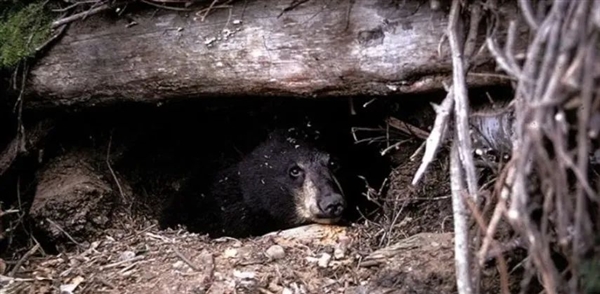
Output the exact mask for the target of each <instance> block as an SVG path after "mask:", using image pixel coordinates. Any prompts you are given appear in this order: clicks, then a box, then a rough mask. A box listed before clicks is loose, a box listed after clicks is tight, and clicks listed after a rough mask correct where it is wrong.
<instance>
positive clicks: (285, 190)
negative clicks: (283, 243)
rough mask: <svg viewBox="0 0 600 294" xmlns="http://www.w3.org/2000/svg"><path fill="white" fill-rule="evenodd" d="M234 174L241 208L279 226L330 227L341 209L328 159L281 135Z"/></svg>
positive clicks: (340, 192) (334, 165)
mask: <svg viewBox="0 0 600 294" xmlns="http://www.w3.org/2000/svg"><path fill="white" fill-rule="evenodd" d="M237 169H238V174H239V180H240V188H241V189H240V190H241V193H242V196H243V201H244V203H245V204H246V205H247V206H248V207H249V209H250V210H251V211H253V212H254V213H264V214H267V215H269V216H270V218H271V219H273V220H274V221H275V222H277V223H278V224H281V226H292V225H299V224H303V223H309V222H313V223H325V224H330V223H335V222H337V221H339V219H340V217H341V215H342V213H343V212H344V209H345V208H346V201H345V197H344V194H343V190H342V187H341V186H340V184H339V181H338V180H337V179H336V175H335V172H336V171H337V170H338V167H337V163H336V161H335V160H334V159H333V158H332V156H331V155H330V154H328V153H327V152H324V151H322V150H320V149H318V148H316V147H315V146H313V145H312V144H309V143H308V142H306V141H303V140H299V139H293V138H290V137H288V136H285V133H283V132H274V133H271V134H270V135H269V138H268V139H267V140H266V142H264V143H263V144H261V145H259V146H258V147H257V148H255V149H254V151H253V152H251V153H250V154H249V155H248V156H247V157H246V158H245V159H244V160H242V161H241V162H240V163H239V164H238V168H237Z"/></svg>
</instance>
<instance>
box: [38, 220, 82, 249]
mask: <svg viewBox="0 0 600 294" xmlns="http://www.w3.org/2000/svg"><path fill="white" fill-rule="evenodd" d="M46 221H47V222H49V223H50V224H51V225H53V226H55V227H56V228H57V229H58V230H59V231H61V232H62V233H63V234H65V236H67V238H69V240H71V242H73V243H75V245H77V246H79V247H83V245H81V243H79V242H77V241H75V239H74V238H73V237H71V235H69V233H67V231H65V230H64V229H63V228H62V227H61V226H59V225H58V224H57V223H56V222H54V221H53V220H51V219H49V218H46Z"/></svg>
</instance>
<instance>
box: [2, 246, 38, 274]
mask: <svg viewBox="0 0 600 294" xmlns="http://www.w3.org/2000/svg"><path fill="white" fill-rule="evenodd" d="M39 248H40V244H35V245H34V246H33V247H31V249H29V250H28V251H27V252H25V254H23V257H21V259H19V261H17V263H16V264H15V266H14V267H13V269H12V270H11V271H10V273H8V276H9V277H14V276H15V275H16V274H17V272H19V269H20V268H21V266H22V265H23V263H24V262H25V261H27V259H29V257H31V256H32V255H33V254H34V253H35V252H36V251H38V249H39Z"/></svg>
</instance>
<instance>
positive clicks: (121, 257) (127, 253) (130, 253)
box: [119, 251, 135, 261]
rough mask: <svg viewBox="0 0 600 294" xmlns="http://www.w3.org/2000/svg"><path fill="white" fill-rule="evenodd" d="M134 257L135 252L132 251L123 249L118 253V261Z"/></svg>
mask: <svg viewBox="0 0 600 294" xmlns="http://www.w3.org/2000/svg"><path fill="white" fill-rule="evenodd" d="M134 257H135V252H133V251H123V252H121V255H119V261H125V260H129V259H132V258H134Z"/></svg>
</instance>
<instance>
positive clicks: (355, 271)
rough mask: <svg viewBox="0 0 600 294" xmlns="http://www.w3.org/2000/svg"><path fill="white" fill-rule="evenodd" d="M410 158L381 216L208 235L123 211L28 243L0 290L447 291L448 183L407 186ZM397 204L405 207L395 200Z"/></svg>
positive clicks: (394, 179) (395, 176) (394, 178)
mask: <svg viewBox="0 0 600 294" xmlns="http://www.w3.org/2000/svg"><path fill="white" fill-rule="evenodd" d="M406 152H407V150H404V151H403V152H402V153H406ZM416 163H417V162H410V161H409V162H408V163H407V164H404V165H400V166H398V167H397V168H396V169H395V170H394V171H393V172H392V174H391V175H390V182H391V183H394V184H393V185H391V186H390V189H389V190H388V191H387V193H385V197H386V198H384V199H382V200H383V201H382V202H381V203H384V205H383V206H384V208H383V209H382V211H381V213H379V214H377V215H376V216H374V217H372V218H371V219H369V220H366V219H363V220H361V221H360V222H358V223H355V224H354V225H352V226H347V227H342V226H322V225H309V226H305V227H299V228H294V229H290V230H286V231H281V232H274V233H272V234H267V235H265V236H262V237H256V238H247V239H241V240H236V239H232V238H221V239H215V240H211V239H209V238H208V237H207V236H202V235H198V234H192V233H189V232H187V231H186V230H184V229H180V230H172V229H169V230H159V229H158V226H157V224H156V220H154V219H151V218H144V217H132V216H131V214H130V213H128V212H127V211H125V210H124V209H123V210H122V211H120V212H117V213H116V214H115V215H113V217H112V221H113V222H112V223H111V224H110V225H108V227H107V229H106V230H105V231H104V232H102V233H101V234H99V236H98V237H96V238H95V239H92V240H87V241H86V242H83V243H78V245H75V246H70V247H69V248H65V249H62V250H63V251H62V252H60V253H59V254H57V255H50V254H46V255H43V254H40V251H41V250H39V249H40V248H39V247H38V246H33V248H32V249H31V250H30V251H31V253H32V254H30V256H25V257H24V258H23V259H22V264H20V267H19V268H20V270H19V271H18V274H16V275H15V277H14V278H8V275H6V276H4V278H3V279H2V281H1V283H2V290H1V291H2V292H3V293H429V292H431V291H436V292H439V293H453V292H454V291H455V282H454V273H453V272H454V270H453V269H454V263H453V262H454V261H453V245H452V233H451V230H452V226H451V224H452V221H451V214H450V213H451V205H450V199H449V197H448V196H447V195H446V194H447V193H448V189H447V187H446V188H444V189H439V184H440V183H439V182H438V185H432V184H433V181H438V180H440V179H439V176H440V175H443V174H445V173H444V171H443V170H442V169H439V172H438V173H432V174H431V175H430V176H429V177H428V178H427V179H426V184H425V185H423V187H424V188H421V189H412V188H410V189H407V188H406V185H405V183H406V182H408V181H410V179H411V177H412V174H411V172H410V170H411V169H414V168H416V166H417V164H416ZM63 168H64V167H63ZM446 183H447V182H446ZM432 187H435V189H433V190H435V193H433V194H432V193H431V192H432V189H431V188H432ZM441 194H443V195H441ZM388 198H389V199H388ZM398 203H400V205H403V206H404V208H401V209H398V207H394V206H393V205H398ZM392 212H397V213H392ZM59 233H60V232H59ZM59 233H57V234H59ZM25 255H27V254H25ZM13 262H19V261H13Z"/></svg>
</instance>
